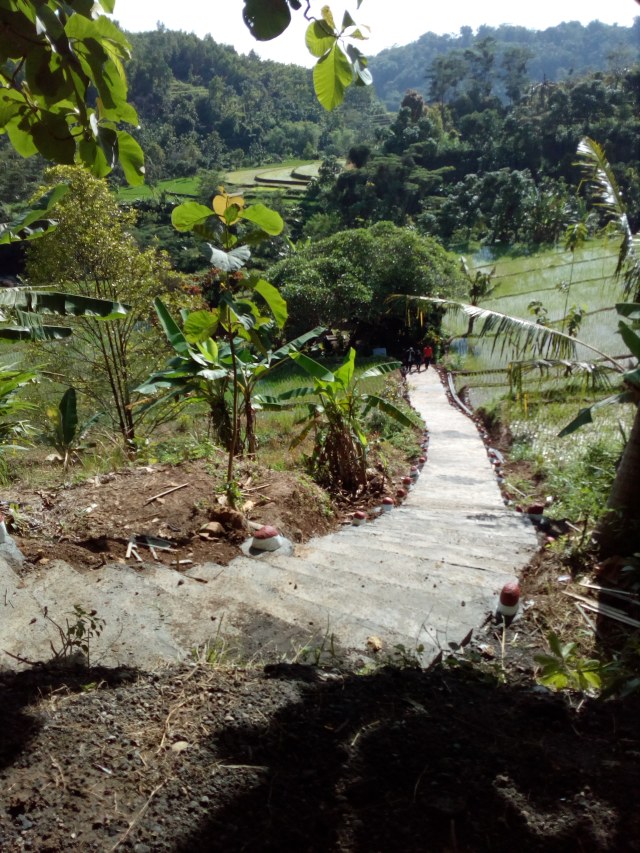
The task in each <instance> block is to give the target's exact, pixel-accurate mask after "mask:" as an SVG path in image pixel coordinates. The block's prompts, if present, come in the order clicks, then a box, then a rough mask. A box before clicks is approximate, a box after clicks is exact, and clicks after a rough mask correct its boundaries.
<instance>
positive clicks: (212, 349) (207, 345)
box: [196, 316, 219, 364]
mask: <svg viewBox="0 0 640 853" xmlns="http://www.w3.org/2000/svg"><path fill="white" fill-rule="evenodd" d="M217 319H218V318H217V316H216V325H217ZM214 331H215V330H214ZM212 334H213V333H212ZM196 346H197V347H198V350H199V352H200V353H201V354H202V355H203V356H204V357H205V358H206V360H207V361H208V362H209V364H216V363H217V362H218V359H219V347H218V344H217V342H216V341H214V340H213V338H211V337H209V338H207V339H206V340H205V341H197V342H196Z"/></svg>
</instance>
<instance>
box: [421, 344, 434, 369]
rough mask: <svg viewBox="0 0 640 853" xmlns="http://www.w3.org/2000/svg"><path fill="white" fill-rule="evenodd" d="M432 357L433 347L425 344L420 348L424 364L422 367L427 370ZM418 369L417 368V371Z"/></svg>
mask: <svg viewBox="0 0 640 853" xmlns="http://www.w3.org/2000/svg"><path fill="white" fill-rule="evenodd" d="M432 359H433V347H432V346H431V344H425V345H424V347H423V348H422V363H423V364H424V369H425V370H429V365H430V364H431V360H432ZM419 371H420V369H419V368H418V372H419Z"/></svg>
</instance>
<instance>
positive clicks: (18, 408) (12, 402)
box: [0, 364, 36, 450]
mask: <svg viewBox="0 0 640 853" xmlns="http://www.w3.org/2000/svg"><path fill="white" fill-rule="evenodd" d="M16 367H17V366H16V365H15V364H11V365H7V366H6V367H2V368H0V447H1V449H2V450H7V449H10V450H24V448H23V447H22V446H20V445H17V444H10V443H9V442H10V441H12V440H13V439H14V438H16V437H18V436H24V435H25V434H26V433H27V431H28V429H29V428H28V426H27V425H26V424H25V422H24V421H22V420H20V419H19V418H17V417H16V416H17V415H19V414H20V413H22V412H24V411H25V410H27V409H33V408H35V407H34V406H33V405H32V404H30V403H25V402H22V401H20V400H17V399H16V393H17V392H18V390H19V389H20V388H22V387H23V386H25V385H28V384H29V383H31V382H34V381H35V378H36V373H35V372H33V371H31V370H20V369H16Z"/></svg>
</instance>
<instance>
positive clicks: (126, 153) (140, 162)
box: [117, 130, 144, 187]
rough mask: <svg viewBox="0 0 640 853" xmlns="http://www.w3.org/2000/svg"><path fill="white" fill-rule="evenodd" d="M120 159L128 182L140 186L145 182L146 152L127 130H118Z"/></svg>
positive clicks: (133, 185)
mask: <svg viewBox="0 0 640 853" xmlns="http://www.w3.org/2000/svg"><path fill="white" fill-rule="evenodd" d="M117 137H118V160H119V161H120V165H121V166H122V171H123V172H124V176H125V178H126V179H127V183H128V184H129V185H130V186H132V187H135V186H139V185H140V184H143V183H144V154H143V153H142V148H140V146H139V145H138V143H137V142H136V140H135V139H134V138H133V136H131V134H130V133H127V132H126V131H125V130H119V131H117Z"/></svg>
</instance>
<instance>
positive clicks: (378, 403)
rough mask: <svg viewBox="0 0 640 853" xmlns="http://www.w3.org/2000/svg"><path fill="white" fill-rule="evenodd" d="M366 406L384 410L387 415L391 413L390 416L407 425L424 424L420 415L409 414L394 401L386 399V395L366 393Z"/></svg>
mask: <svg viewBox="0 0 640 853" xmlns="http://www.w3.org/2000/svg"><path fill="white" fill-rule="evenodd" d="M364 399H365V402H366V408H367V410H368V409H371V408H373V409H379V410H380V411H381V412H384V413H385V415H389V417H390V418H393V420H394V421H397V422H398V423H399V424H402V426H405V427H416V426H417V427H419V426H422V423H421V421H420V418H419V417H418V415H414V416H411V415H407V414H406V413H405V412H403V411H402V410H401V409H399V408H398V407H397V406H394V405H393V403H390V402H389V401H388V400H385V399H384V397H378V395H377V394H366V395H365V397H364Z"/></svg>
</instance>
